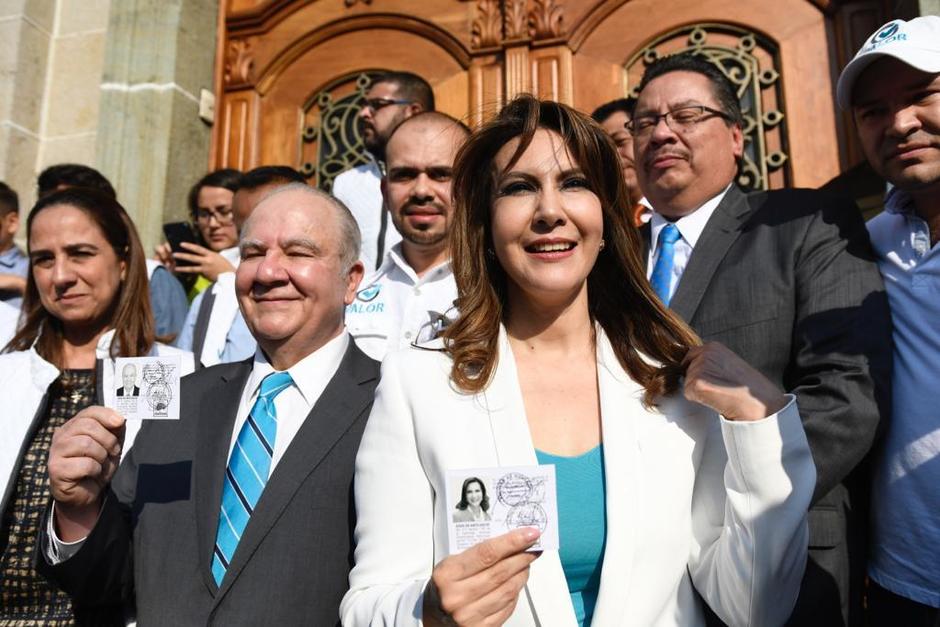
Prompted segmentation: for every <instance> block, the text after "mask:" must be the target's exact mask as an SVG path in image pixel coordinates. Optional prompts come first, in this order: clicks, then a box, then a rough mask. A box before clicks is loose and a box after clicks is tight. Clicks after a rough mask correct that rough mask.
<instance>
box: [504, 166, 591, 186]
mask: <svg viewBox="0 0 940 627" xmlns="http://www.w3.org/2000/svg"><path fill="white" fill-rule="evenodd" d="M569 176H584V170H583V169H581V168H568V169H567V170H562V171H561V172H559V173H558V174H557V175H556V176H555V178H556V179H565V178H568V177H569ZM509 178H520V179H523V180H526V181H529V182H537V181H538V177H536V176H533V175H532V174H530V173H528V172H523V171H520V170H510V171H509V172H506V173H505V174H504V175H502V176H500V177H499V179H497V181H496V183H497V185H502V184H503V183H504V182H505V181H506V179H509Z"/></svg>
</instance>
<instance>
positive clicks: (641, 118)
mask: <svg viewBox="0 0 940 627" xmlns="http://www.w3.org/2000/svg"><path fill="white" fill-rule="evenodd" d="M714 117H718V118H721V119H723V120H731V116H729V115H728V114H727V113H725V112H724V111H719V110H718V109H712V108H711V107H706V106H705V105H695V106H692V107H679V108H678V109H673V110H672V111H667V112H666V113H660V114H655V113H651V114H649V115H638V116H636V117H635V118H633V119H632V120H630V121H629V122H627V125H626V126H627V130H628V131H630V134H631V135H633V136H634V137H645V136H647V135H651V134H652V133H653V129H655V128H656V127H657V126H659V121H660V120H665V121H666V126H668V127H669V128H671V129H672V130H673V131H675V132H676V133H683V132H686V131H688V130H689V129H691V128H692V127H693V126H695V125H696V124H699V123H701V122H704V121H705V120H708V119H710V118H714Z"/></svg>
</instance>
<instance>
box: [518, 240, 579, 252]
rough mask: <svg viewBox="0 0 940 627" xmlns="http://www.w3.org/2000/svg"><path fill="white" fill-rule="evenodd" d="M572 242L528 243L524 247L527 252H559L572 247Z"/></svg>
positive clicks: (573, 244)
mask: <svg viewBox="0 0 940 627" xmlns="http://www.w3.org/2000/svg"><path fill="white" fill-rule="evenodd" d="M575 246H577V244H575V243H574V242H551V243H545V244H530V245H528V246H526V247H525V251H526V252H528V253H561V252H565V251H568V250H572V249H574V247H575Z"/></svg>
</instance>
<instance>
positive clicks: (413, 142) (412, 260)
mask: <svg viewBox="0 0 940 627" xmlns="http://www.w3.org/2000/svg"><path fill="white" fill-rule="evenodd" d="M469 135H470V130H469V129H468V128H467V127H466V126H465V125H464V124H461V123H460V122H458V121H457V120H455V119H454V118H452V117H450V116H448V115H445V114H443V113H437V112H433V113H421V114H418V115H416V116H414V117H411V118H409V119H408V120H405V121H404V122H403V123H401V124H400V125H399V126H398V128H396V129H395V132H394V133H392V136H391V138H390V139H389V141H388V145H387V146H386V149H385V156H386V160H387V161H386V165H387V168H386V170H387V172H386V176H385V180H384V181H383V183H382V192H383V194H384V196H385V202H386V205H387V206H388V209H389V213H390V215H391V218H392V222H393V223H394V224H395V228H396V229H398V232H399V233H401V236H402V252H403V254H404V257H405V260H406V261H407V262H408V263H409V264H410V265H411V267H412V268H413V269H414V270H415V272H417V273H418V275H419V276H420V275H421V273H422V272H423V271H424V270H426V269H428V268H430V267H433V266H435V265H437V264H439V263H441V262H442V261H444V260H446V259H447V258H448V257H449V256H450V255H449V251H448V250H447V234H448V232H449V230H450V224H451V218H452V216H453V207H452V203H451V176H452V174H453V169H454V159H455V157H456V156H457V151H458V150H459V149H460V147H461V146H462V145H463V143H464V142H465V141H466V139H467V137H468V136H469Z"/></svg>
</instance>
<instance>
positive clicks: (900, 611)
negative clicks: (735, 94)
mask: <svg viewBox="0 0 940 627" xmlns="http://www.w3.org/2000/svg"><path fill="white" fill-rule="evenodd" d="M838 99H839V105H840V106H841V107H842V108H844V109H851V110H852V115H853V117H854V119H855V125H856V127H857V128H858V135H859V138H860V139H861V144H862V148H863V150H864V151H865V156H866V157H867V158H868V161H869V162H870V163H871V165H872V167H873V168H874V169H875V170H876V171H877V172H878V173H879V174H881V175H882V176H883V177H885V178H886V179H887V180H888V182H890V183H891V185H892V186H893V188H892V189H891V191H890V192H888V195H887V198H886V199H885V211H884V213H882V214H881V215H879V216H877V217H876V218H874V219H873V220H871V222H869V223H868V230H869V233H870V235H871V240H872V245H873V247H874V249H875V253H876V255H877V256H878V265H879V268H880V270H881V273H882V276H883V277H884V280H885V286H886V288H887V291H888V298H889V302H890V305H891V313H892V318H893V320H894V330H893V335H894V373H893V376H892V395H893V398H892V421H891V423H890V426H889V427H888V433H887V437H886V439H885V442H884V448H883V451H882V455H881V456H880V457H879V458H878V460H877V462H876V463H877V465H876V466H875V474H874V483H873V489H872V550H871V555H870V562H869V568H868V574H869V578H870V580H871V584H870V590H869V600H868V607H869V611H870V613H871V622H870V625H872V626H873V627H877V626H879V625H889V624H890V625H905V626H908V627H918V626H920V625H923V626H925V627H926V626H929V627H934V626H935V625H940V411H938V410H937V401H936V390H937V384H938V373H940V324H938V320H940V246H938V245H937V242H938V240H940V17H938V16H926V17H919V18H916V19H913V20H911V21H909V22H905V21H903V20H894V21H893V22H889V23H887V24H885V25H884V26H882V27H881V28H879V29H878V30H877V31H875V33H874V34H873V35H872V36H871V38H870V39H868V41H866V42H865V45H864V46H862V48H861V50H859V51H858V54H856V55H855V58H854V59H853V60H852V61H851V63H849V64H848V65H847V66H846V67H845V70H843V72H842V76H840V77H839V84H838Z"/></svg>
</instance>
